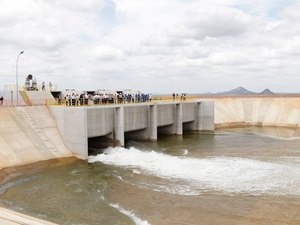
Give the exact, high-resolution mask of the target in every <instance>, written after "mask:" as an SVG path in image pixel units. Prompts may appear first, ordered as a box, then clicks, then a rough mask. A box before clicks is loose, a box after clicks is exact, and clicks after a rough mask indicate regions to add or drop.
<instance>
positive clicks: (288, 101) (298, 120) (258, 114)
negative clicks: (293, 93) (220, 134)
mask: <svg viewBox="0 0 300 225" xmlns="http://www.w3.org/2000/svg"><path fill="white" fill-rule="evenodd" d="M211 100H213V101H214V102H215V126H216V127H217V128H218V127H229V126H244V125H258V126H283V127H298V126H300V98H286V97H251V98H250V97H249V98H236V97H231V98H230V97H226V98H215V99H211Z"/></svg>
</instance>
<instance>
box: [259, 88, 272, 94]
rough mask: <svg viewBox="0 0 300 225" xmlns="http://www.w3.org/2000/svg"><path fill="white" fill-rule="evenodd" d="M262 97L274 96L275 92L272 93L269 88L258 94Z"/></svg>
mask: <svg viewBox="0 0 300 225" xmlns="http://www.w3.org/2000/svg"><path fill="white" fill-rule="evenodd" d="M258 94H261V95H274V92H272V91H271V90H270V89H269V88H267V89H265V90H263V91H262V92H260V93H258Z"/></svg>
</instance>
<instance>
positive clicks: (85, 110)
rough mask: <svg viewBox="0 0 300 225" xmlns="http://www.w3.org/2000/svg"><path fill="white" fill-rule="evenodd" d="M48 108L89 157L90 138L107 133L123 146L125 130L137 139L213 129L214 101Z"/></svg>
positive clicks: (75, 148) (74, 147) (79, 152)
mask: <svg viewBox="0 0 300 225" xmlns="http://www.w3.org/2000/svg"><path fill="white" fill-rule="evenodd" d="M50 111H51V113H52V115H53V117H54V119H55V121H56V124H57V127H58V130H59V131H60V133H61V135H62V138H63V140H64V142H65V144H66V145H67V147H68V148H69V149H70V150H71V151H72V153H73V154H75V155H76V157H78V158H81V159H87V157H88V139H89V138H94V137H108V138H110V139H112V140H113V142H114V143H115V145H117V146H124V144H125V134H128V135H130V136H131V138H133V139H136V140H157V136H158V134H170V135H172V134H174V135H182V134H183V131H184V130H192V131H204V130H207V131H212V130H214V103H213V101H193V102H176V101H174V102H161V103H140V104H117V105H102V106H83V107H64V106H50Z"/></svg>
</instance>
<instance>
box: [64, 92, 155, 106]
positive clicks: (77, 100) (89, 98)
mask: <svg viewBox="0 0 300 225" xmlns="http://www.w3.org/2000/svg"><path fill="white" fill-rule="evenodd" d="M64 99H65V104H66V105H67V106H79V105H99V104H109V103H110V104H118V103H119V104H120V103H141V102H151V101H152V96H151V94H144V93H134V94H131V93H129V94H124V93H115V94H113V93H93V94H89V93H82V94H80V95H79V94H76V93H72V94H66V96H65V98H64ZM61 103H62V100H61V98H60V99H59V104H61Z"/></svg>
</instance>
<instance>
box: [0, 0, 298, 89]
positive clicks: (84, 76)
mask: <svg viewBox="0 0 300 225" xmlns="http://www.w3.org/2000/svg"><path fill="white" fill-rule="evenodd" d="M214 2H215V3H214ZM0 3H1V4H0V5H1V7H0V52H1V54H0V62H1V63H0V66H1V67H0V89H2V87H3V84H11V83H15V76H16V58H17V55H18V54H19V52H20V51H22V50H24V51H25V53H24V54H23V55H21V56H20V59H19V80H20V83H23V82H24V81H25V77H26V76H27V75H28V74H33V75H34V76H35V77H36V78H37V81H38V83H41V82H42V81H45V82H49V81H51V82H52V83H55V84H57V85H58V86H59V88H60V89H65V88H75V89H78V90H94V89H110V90H116V89H138V90H141V91H145V92H152V93H172V92H188V93H196V92H197V93H199V92H216V91H224V90H228V89H232V88H235V87H238V86H243V87H245V88H247V89H250V90H252V91H262V90H263V89H264V88H267V87H268V88H270V89H271V90H272V91H276V92H300V0H298V1H295V0H219V1H213V0H0Z"/></svg>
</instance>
